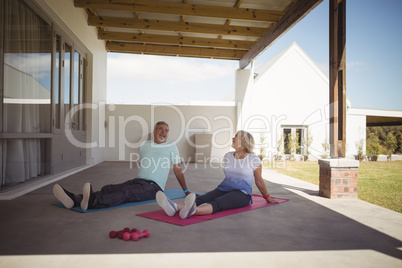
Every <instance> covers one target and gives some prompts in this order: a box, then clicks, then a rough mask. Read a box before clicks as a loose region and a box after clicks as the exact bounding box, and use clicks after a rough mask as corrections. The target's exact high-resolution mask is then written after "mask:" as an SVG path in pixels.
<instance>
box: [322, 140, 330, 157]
mask: <svg viewBox="0 0 402 268" xmlns="http://www.w3.org/2000/svg"><path fill="white" fill-rule="evenodd" d="M321 145H322V149H324V154H323V155H321V157H322V158H328V157H329V142H328V141H324V142H323V143H321Z"/></svg>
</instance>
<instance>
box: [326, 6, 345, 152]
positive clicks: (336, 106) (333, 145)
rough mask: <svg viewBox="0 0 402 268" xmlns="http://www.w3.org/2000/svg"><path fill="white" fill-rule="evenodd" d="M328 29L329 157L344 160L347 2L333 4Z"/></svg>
mask: <svg viewBox="0 0 402 268" xmlns="http://www.w3.org/2000/svg"><path fill="white" fill-rule="evenodd" d="M329 28H330V29H329V104H330V110H329V117H330V130H329V144H330V156H331V157H345V152H346V0H330V4H329Z"/></svg>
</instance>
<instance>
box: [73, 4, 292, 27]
mask: <svg viewBox="0 0 402 268" xmlns="http://www.w3.org/2000/svg"><path fill="white" fill-rule="evenodd" d="M75 5H76V6H77V7H82V8H99V9H110V10H122V11H133V12H148V13H164V14H175V15H185V16H186V15H187V16H201V17H213V18H226V19H239V20H251V21H269V22H276V21H277V20H278V19H280V18H281V17H282V16H283V15H284V13H283V12H281V11H277V10H260V9H249V8H237V7H225V6H212V5H192V4H188V3H171V2H162V1H151V0H75Z"/></svg>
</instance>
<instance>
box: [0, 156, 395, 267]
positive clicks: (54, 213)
mask: <svg viewBox="0 0 402 268" xmlns="http://www.w3.org/2000/svg"><path fill="white" fill-rule="evenodd" d="M136 172H137V171H136V167H135V166H133V168H132V169H131V168H130V166H129V163H127V162H125V163H122V162H104V163H101V164H99V165H97V166H94V167H91V168H88V169H86V170H84V171H81V172H79V173H77V174H74V175H71V176H69V177H67V178H65V179H62V180H61V181H60V182H59V183H60V184H61V185H62V186H63V187H65V188H66V189H68V190H71V191H72V192H77V193H79V192H81V191H82V186H83V185H84V183H85V182H87V181H89V182H91V183H92V185H93V188H94V190H98V189H100V187H101V186H103V185H104V184H106V183H119V182H123V181H125V180H127V179H130V178H132V177H134V176H135V174H136ZM171 173H172V172H171ZM185 175H186V179H187V183H188V186H189V188H190V190H194V191H198V192H206V191H208V190H210V189H212V188H213V187H215V186H217V184H218V183H219V182H220V180H221V179H222V176H223V172H222V170H221V168H220V167H218V165H217V164H216V165H215V166H211V165H206V166H204V165H198V166H197V165H196V164H189V166H188V167H187V169H186V170H185ZM263 175H264V178H265V179H268V180H269V181H268V182H267V186H268V189H269V192H270V194H271V195H272V196H274V197H280V198H287V199H290V201H289V202H285V203H282V204H279V205H274V206H269V207H265V208H261V209H257V210H252V211H248V212H244V213H240V214H236V215H232V216H228V217H224V218H219V219H215V220H211V221H207V222H203V223H199V224H194V225H189V226H186V227H181V226H176V225H171V224H168V223H163V222H159V221H155V220H151V219H147V218H142V217H139V216H136V214H138V213H143V212H149V211H154V210H159V209H160V208H159V207H158V205H157V204H156V203H150V204H144V205H137V206H130V207H123V208H117V209H110V210H106V211H98V212H93V213H78V212H75V211H70V210H66V209H62V208H59V207H56V206H53V205H52V203H54V202H57V200H56V199H55V197H54V196H53V194H52V187H53V184H51V185H48V186H45V187H42V188H41V189H38V190H36V191H33V192H31V193H29V194H26V195H24V196H22V197H19V198H17V199H15V200H12V201H0V213H1V215H2V217H1V226H2V228H1V230H0V237H1V242H0V252H1V255H3V256H7V255H9V256H15V255H53V254H57V255H65V254H128V253H130V254H134V255H136V254H139V253H210V252H215V253H216V252H220V253H224V252H238V253H241V252H242V253H244V252H261V253H267V254H268V253H272V252H278V253H279V252H285V253H289V255H288V256H291V254H290V253H291V252H314V254H313V256H319V255H320V254H321V253H320V252H322V253H324V251H341V252H344V253H346V251H352V252H356V254H358V255H357V256H354V257H353V259H354V260H353V261H352V260H351V259H350V258H352V257H350V256H349V257H347V256H348V254H346V255H345V254H343V253H342V254H343V255H344V256H345V259H344V260H343V261H346V259H348V258H349V260H348V261H346V262H345V263H350V264H353V265H355V264H362V262H363V263H364V262H367V263H368V264H371V265H374V266H377V265H381V266H388V267H390V266H392V265H396V264H398V263H399V265H400V264H401V263H402V261H401V260H402V252H401V251H400V249H398V248H401V247H402V242H401V236H402V234H401V229H400V227H401V226H402V225H401V223H402V215H401V214H399V213H396V212H393V211H390V210H387V209H383V208H380V207H377V206H374V205H371V204H368V203H366V202H363V201H360V200H329V199H326V198H322V197H319V196H318V187H317V186H315V185H312V184H308V183H305V182H302V181H300V180H296V179H294V178H290V177H287V176H284V175H281V174H278V173H275V172H272V171H269V170H264V173H263ZM166 188H167V189H168V188H180V187H179V184H178V183H177V181H176V180H175V177H174V175H173V174H170V176H169V179H168V183H167V187H166ZM253 193H256V194H259V192H258V190H257V188H256V187H255V186H254V188H253ZM351 215H356V217H353V216H351ZM367 223H368V224H367ZM370 223H372V225H373V226H372V227H370V226H369V225H370ZM124 227H130V228H138V229H141V230H144V229H148V230H150V232H151V237H150V238H148V239H142V240H140V241H137V242H133V241H129V242H124V241H123V240H118V239H110V238H109V237H108V233H109V231H111V230H120V229H123V228H124ZM361 250H362V251H363V252H364V254H363V253H362V254H363V255H359V254H360V253H358V252H361ZM157 256H160V254H158V255H157ZM267 256H268V255H267ZM285 256H286V254H285ZM305 256H306V257H305V258H307V256H308V258H314V257H312V256H311V255H309V254H308V255H305ZM268 261H269V260H267V262H268ZM300 262H301V266H303V265H302V264H303V260H302V259H301V260H300ZM328 262H329V263H330V262H331V260H330V259H329V260H328ZM387 263H388V265H387ZM0 264H1V257H0ZM341 266H342V265H341Z"/></svg>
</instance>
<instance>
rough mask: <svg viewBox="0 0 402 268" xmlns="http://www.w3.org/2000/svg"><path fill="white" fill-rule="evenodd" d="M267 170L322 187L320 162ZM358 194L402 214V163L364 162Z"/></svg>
mask: <svg viewBox="0 0 402 268" xmlns="http://www.w3.org/2000/svg"><path fill="white" fill-rule="evenodd" d="M265 167H267V168H269V169H271V170H274V171H276V172H278V173H282V174H285V175H288V176H291V177H294V178H298V179H300V180H304V181H307V182H310V183H313V184H316V185H318V184H319V166H318V163H317V162H298V161H286V162H276V163H272V162H271V163H266V164H265ZM357 194H358V197H359V199H361V200H364V201H367V202H370V203H372V204H376V205H378V206H382V207H385V208H388V209H391V210H394V211H397V212H399V213H402V162H401V161H395V162H361V163H360V166H359V181H358V186H357Z"/></svg>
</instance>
